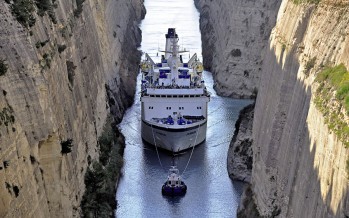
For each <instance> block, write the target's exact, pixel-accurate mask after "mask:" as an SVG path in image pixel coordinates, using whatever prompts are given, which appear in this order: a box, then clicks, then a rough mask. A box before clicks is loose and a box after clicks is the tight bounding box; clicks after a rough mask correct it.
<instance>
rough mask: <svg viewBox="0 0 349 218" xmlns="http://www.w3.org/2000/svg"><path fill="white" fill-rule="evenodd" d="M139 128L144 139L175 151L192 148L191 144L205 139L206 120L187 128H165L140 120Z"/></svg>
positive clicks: (196, 143) (193, 144) (194, 144)
mask: <svg viewBox="0 0 349 218" xmlns="http://www.w3.org/2000/svg"><path fill="white" fill-rule="evenodd" d="M141 129H142V138H143V140H144V141H146V142H148V143H150V144H152V145H156V146H157V147H159V148H162V149H165V150H168V151H172V152H175V153H177V152H180V151H183V150H186V149H189V148H192V147H193V146H196V145H198V144H200V143H202V142H203V141H205V138H206V129H207V122H206V120H205V121H204V122H203V123H201V124H197V125H195V126H192V127H188V128H182V129H173V128H167V129H166V128H164V127H159V126H156V125H150V124H149V123H148V122H146V121H142V128H141ZM153 134H154V135H153ZM154 139H155V140H154Z"/></svg>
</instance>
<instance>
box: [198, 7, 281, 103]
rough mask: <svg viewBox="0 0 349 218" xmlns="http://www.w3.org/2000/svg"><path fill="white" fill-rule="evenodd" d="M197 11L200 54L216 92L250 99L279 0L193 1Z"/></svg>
mask: <svg viewBox="0 0 349 218" xmlns="http://www.w3.org/2000/svg"><path fill="white" fill-rule="evenodd" d="M194 2H195V5H196V7H197V8H198V9H199V11H200V30H201V38H202V55H203V64H204V67H205V69H208V70H209V71H211V72H212V75H213V78H214V89H215V90H216V92H217V94H219V95H222V96H229V97H233V98H253V97H254V96H255V95H256V93H257V86H258V82H259V79H260V76H261V73H262V65H263V55H264V53H265V52H266V50H267V42H268V39H269V35H270V32H271V29H272V28H273V27H274V26H275V21H276V14H277V9H278V7H279V5H280V1H279V0H262V1H257V0H252V1H244V0H233V1H231V0H222V1H218V2H213V1H210V0H195V1H194Z"/></svg>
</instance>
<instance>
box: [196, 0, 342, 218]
mask: <svg viewBox="0 0 349 218" xmlns="http://www.w3.org/2000/svg"><path fill="white" fill-rule="evenodd" d="M200 2H201V3H203V2H204V3H205V5H208V6H207V7H206V11H205V10H203V8H204V6H203V5H200V6H199V10H200V11H201V13H208V14H210V16H211V17H210V18H209V19H210V20H214V19H216V20H219V19H220V18H219V17H220V16H219V14H229V11H234V9H233V7H222V8H220V11H219V13H217V12H216V10H213V12H212V11H211V10H212V9H213V8H216V7H217V5H219V4H218V3H215V2H210V1H197V3H198V4H200ZM234 2H235V1H234ZM296 2H300V1H288V0H283V1H281V4H280V7H279V8H275V10H276V11H275V12H276V13H277V20H276V24H275V26H273V29H272V31H271V34H270V36H269V39H268V40H266V41H265V43H266V44H265V48H266V49H265V50H264V54H263V63H262V65H261V73H260V82H259V84H258V95H257V99H256V105H255V111H254V118H253V128H252V140H253V142H252V150H253V166H252V177H251V187H250V188H248V189H246V190H247V191H246V193H245V195H244V196H245V197H244V199H242V204H241V208H245V210H242V211H239V217H251V216H252V215H253V216H256V214H259V216H263V217H348V216H349V197H348V194H349V192H348V174H347V173H348V172H347V165H348V162H347V160H348V155H349V154H348V149H346V147H345V145H344V143H347V141H346V140H343V139H342V138H341V137H338V134H336V131H333V126H334V125H337V124H335V123H334V122H333V120H332V118H329V117H328V114H326V113H323V112H321V111H320V110H319V107H318V106H315V104H316V103H317V101H316V99H318V92H317V89H318V87H319V84H318V82H317V80H316V77H317V75H318V74H319V73H320V72H322V71H323V70H324V69H325V68H326V66H337V65H339V64H341V63H342V64H344V66H346V68H347V69H348V68H349V62H348V60H349V36H348V32H349V26H348V20H349V11H348V3H349V2H348V1H338V0H337V1H335V0H321V1H316V2H315V3H307V1H303V3H302V2H301V3H296ZM313 2H314V1H313ZM232 4H233V3H232ZM207 11H209V12H207ZM203 16H205V15H203ZM212 16H216V17H212ZM227 19H228V18H227ZM201 21H202V22H203V24H202V25H205V24H207V23H205V20H201ZM206 22H207V21H206ZM222 25H223V23H222ZM230 25H236V26H243V25H245V24H244V23H242V22H233V23H231V24H230ZM221 29H222V30H223V31H224V30H228V26H226V27H222V28H221ZM202 34H206V35H209V36H203V38H210V37H217V33H215V32H214V31H211V32H207V31H206V32H205V31H203V29H202ZM211 34H216V35H215V36H212V35H211ZM221 34H222V35H224V34H225V33H221ZM217 41H219V40H217ZM203 43H205V42H203ZM208 45H210V44H208ZM210 46H212V44H211V45H210ZM217 52H218V53H219V51H217V50H215V53H214V54H213V56H215V55H216V53H217ZM210 58H211V56H208V59H210ZM216 58H219V55H218V54H217V55H216ZM204 59H205V56H204ZM212 61H213V60H212ZM226 74H227V75H226V77H227V78H229V77H230V76H231V75H230V73H226ZM215 79H217V77H215ZM331 93H332V94H331V95H332V97H330V98H329V99H330V100H331V101H330V102H332V103H331V104H329V105H323V107H328V108H329V110H330V111H337V112H336V113H338V114H342V113H343V110H342V109H340V104H338V103H336V100H335V99H336V97H335V96H336V95H335V92H333V91H331ZM338 108H339V109H338ZM344 112H345V111H344ZM343 117H344V118H343V120H344V121H345V122H347V120H348V119H347V118H346V115H345V114H344V115H343ZM347 125H348V122H347ZM337 132H338V131H337ZM228 161H229V160H228ZM249 204H250V205H249Z"/></svg>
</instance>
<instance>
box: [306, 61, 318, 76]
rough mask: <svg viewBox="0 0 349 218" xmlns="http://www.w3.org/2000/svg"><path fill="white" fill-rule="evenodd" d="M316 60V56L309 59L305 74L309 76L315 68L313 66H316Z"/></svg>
mask: <svg viewBox="0 0 349 218" xmlns="http://www.w3.org/2000/svg"><path fill="white" fill-rule="evenodd" d="M315 61H316V57H313V58H312V59H310V60H308V62H307V63H306V65H305V68H304V74H305V75H306V76H309V72H310V70H311V69H313V67H314V66H315Z"/></svg>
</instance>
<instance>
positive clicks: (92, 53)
mask: <svg viewBox="0 0 349 218" xmlns="http://www.w3.org/2000/svg"><path fill="white" fill-rule="evenodd" d="M6 2H9V3H5V1H2V2H1V3H0V21H1V25H0V60H3V61H4V63H5V64H6V65H7V67H8V70H7V72H6V73H5V75H2V76H0V91H1V92H0V112H1V113H2V114H1V116H2V115H4V114H7V115H8V116H7V117H9V118H10V119H9V120H10V122H0V160H1V162H0V196H1V199H0V217H76V216H79V210H80V209H79V206H80V201H81V197H82V195H83V193H84V174H85V172H86V168H87V167H88V162H89V161H88V160H89V159H95V158H97V155H98V147H97V138H98V136H99V135H100V133H101V131H102V128H103V125H104V123H105V120H106V117H107V115H108V113H110V112H111V113H113V115H115V116H116V118H117V119H118V120H120V119H121V117H122V114H123V112H124V111H125V109H126V107H127V106H128V105H129V104H130V102H132V100H133V95H134V94H133V93H134V87H135V84H136V75H137V73H138V71H137V70H138V62H139V59H140V55H141V54H140V52H139V51H138V50H137V47H139V46H140V42H141V32H140V29H139V28H138V23H139V22H140V20H141V19H142V18H143V17H144V14H145V10H144V7H143V1H141V0H131V1H129V0H127V1H126V0H119V1H104V2H100V1H85V2H84V1H76V2H75V1H71V2H69V3H68V2H67V1H64V0H56V1H53V2H54V6H53V7H52V8H51V10H52V11H53V12H54V16H55V18H56V21H55V22H53V19H50V16H48V15H47V14H48V13H49V12H46V14H44V16H39V15H37V14H36V13H35V11H34V12H33V13H32V14H33V15H32V16H34V18H35V19H36V22H35V25H34V26H32V27H24V26H23V25H21V24H20V23H18V21H17V20H16V18H15V17H14V16H13V14H12V13H11V7H13V6H11V3H12V4H13V2H12V1H6ZM79 7H80V9H82V11H80V12H79ZM36 10H38V9H36ZM50 13H51V12H50ZM4 117H5V118H4ZM1 118H4V119H6V116H5V115H4V116H2V117H1ZM2 121H4V120H2ZM68 139H72V140H73V142H72V144H73V146H72V151H71V152H70V153H68V154H62V153H61V149H62V148H61V142H63V141H66V140H68Z"/></svg>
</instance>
